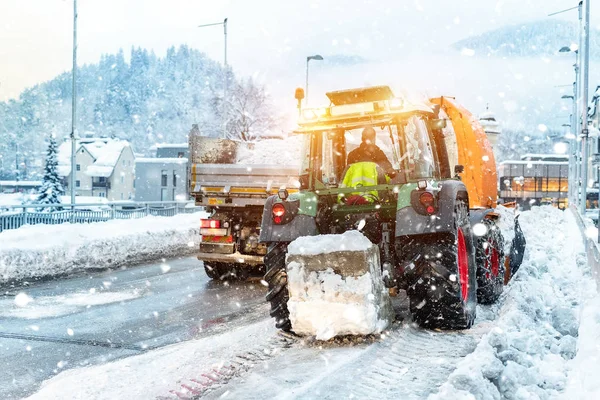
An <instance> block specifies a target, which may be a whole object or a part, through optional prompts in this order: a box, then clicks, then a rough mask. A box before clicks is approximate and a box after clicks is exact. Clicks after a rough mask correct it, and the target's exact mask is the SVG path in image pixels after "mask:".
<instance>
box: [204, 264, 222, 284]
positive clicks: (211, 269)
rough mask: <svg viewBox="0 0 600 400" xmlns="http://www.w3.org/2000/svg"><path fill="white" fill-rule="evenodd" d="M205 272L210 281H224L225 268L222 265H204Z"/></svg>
mask: <svg viewBox="0 0 600 400" xmlns="http://www.w3.org/2000/svg"><path fill="white" fill-rule="evenodd" d="M204 272H206V275H208V277H209V278H210V279H213V280H217V281H218V280H222V279H223V266H222V265H221V263H218V262H215V263H210V264H207V263H204Z"/></svg>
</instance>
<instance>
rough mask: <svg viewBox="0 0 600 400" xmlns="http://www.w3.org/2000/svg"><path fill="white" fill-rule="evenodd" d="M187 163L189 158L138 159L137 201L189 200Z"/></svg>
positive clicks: (136, 168) (136, 163) (136, 176)
mask: <svg viewBox="0 0 600 400" xmlns="http://www.w3.org/2000/svg"><path fill="white" fill-rule="evenodd" d="M187 162H188V159H187V158H172V157H168V158H137V159H136V160H135V199H136V201H183V200H187V199H188V197H189V196H188V187H187V186H188V185H187Z"/></svg>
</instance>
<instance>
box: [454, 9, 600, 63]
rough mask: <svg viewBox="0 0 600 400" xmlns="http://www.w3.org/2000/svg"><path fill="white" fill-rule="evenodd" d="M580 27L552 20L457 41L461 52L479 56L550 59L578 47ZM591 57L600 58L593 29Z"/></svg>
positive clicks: (596, 32)
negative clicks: (564, 49)
mask: <svg viewBox="0 0 600 400" xmlns="http://www.w3.org/2000/svg"><path fill="white" fill-rule="evenodd" d="M578 38H579V25H578V24H577V23H575V22H569V21H563V20H558V19H551V18H548V19H546V20H540V21H533V22H528V23H524V24H516V25H509V26H503V27H501V28H499V29H495V30H492V31H489V32H485V33H483V34H481V35H478V36H472V37H469V38H466V39H464V40H461V41H459V42H456V43H455V44H454V45H453V47H454V48H456V49H457V50H459V51H460V50H462V49H465V48H466V49H470V50H474V51H475V55H476V56H499V57H510V56H525V57H527V56H549V55H556V54H557V53H558V50H559V49H560V48H561V47H563V46H569V45H571V44H578V43H579V42H578ZM590 57H592V58H596V59H597V58H600V30H599V29H598V28H595V27H592V28H591V29H590Z"/></svg>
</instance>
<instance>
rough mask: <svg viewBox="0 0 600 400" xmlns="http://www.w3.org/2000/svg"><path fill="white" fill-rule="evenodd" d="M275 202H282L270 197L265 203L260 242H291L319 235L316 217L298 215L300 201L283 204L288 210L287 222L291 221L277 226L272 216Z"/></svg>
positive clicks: (284, 202)
mask: <svg viewBox="0 0 600 400" xmlns="http://www.w3.org/2000/svg"><path fill="white" fill-rule="evenodd" d="M275 202H281V201H280V200H279V198H278V197H277V196H270V197H269V198H268V199H267V201H266V202H265V208H264V209H263V216H262V223H261V225H260V242H262V243H270V242H291V241H292V240H294V239H297V238H299V237H300V236H314V235H318V234H319V231H318V229H317V223H316V221H315V217H312V216H310V215H304V214H298V209H299V202H298V201H283V202H281V203H282V204H283V205H284V206H285V208H286V213H287V214H288V216H287V217H286V220H289V222H287V223H284V224H281V225H277V224H275V223H274V222H273V218H272V214H271V210H272V208H273V204H274V203H275Z"/></svg>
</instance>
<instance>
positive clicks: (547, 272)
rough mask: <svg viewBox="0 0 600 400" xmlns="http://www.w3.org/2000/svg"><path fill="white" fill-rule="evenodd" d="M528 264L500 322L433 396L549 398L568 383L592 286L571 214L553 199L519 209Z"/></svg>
mask: <svg viewBox="0 0 600 400" xmlns="http://www.w3.org/2000/svg"><path fill="white" fill-rule="evenodd" d="M520 222H521V226H522V228H523V231H524V234H525V238H526V240H527V250H526V252H525V259H524V262H523V265H522V266H521V268H520V269H519V271H518V273H517V274H516V275H515V277H514V278H513V280H512V281H511V283H510V284H509V285H508V286H507V287H506V288H505V294H504V295H503V297H502V298H501V304H502V305H501V308H500V310H499V312H498V314H499V317H498V320H497V321H496V323H495V324H494V325H495V327H494V328H493V329H492V330H491V331H490V332H489V333H488V334H486V335H485V336H484V337H483V338H482V340H481V342H480V343H479V345H478V346H477V348H476V350H475V351H474V352H473V353H472V354H470V355H468V356H467V357H466V358H465V359H464V360H463V361H462V362H461V363H460V364H459V365H458V367H457V369H456V370H455V371H454V372H453V373H452V374H451V375H450V377H449V379H448V381H447V382H446V383H445V384H444V385H442V386H441V388H440V391H439V392H438V393H437V394H436V395H432V396H430V397H429V398H430V400H439V399H548V398H550V396H556V395H558V394H560V393H561V392H562V391H563V390H564V388H565V386H566V383H567V372H568V368H567V361H568V360H570V359H571V358H573V357H574V356H575V354H576V343H577V339H576V337H577V333H578V325H579V324H578V318H577V315H576V311H577V309H578V305H579V304H580V303H581V301H582V296H583V295H584V294H585V293H586V292H587V293H589V292H591V291H593V281H592V280H591V279H590V277H589V271H585V269H586V268H585V259H584V255H583V244H582V243H581V241H580V240H577V238H579V237H580V235H579V231H578V228H577V226H576V223H575V220H574V217H573V215H572V214H571V213H570V212H563V211H560V210H558V209H555V208H553V207H550V206H545V207H533V209H532V210H531V211H529V212H525V213H523V214H521V217H520Z"/></svg>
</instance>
